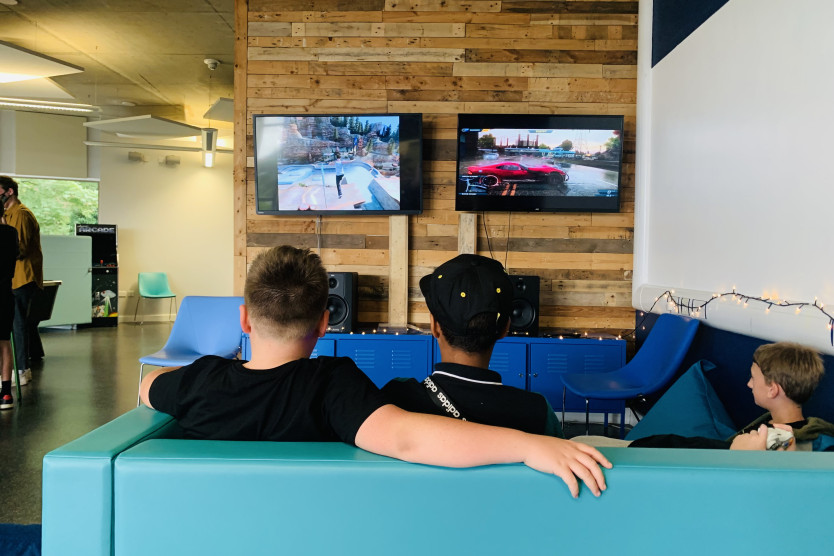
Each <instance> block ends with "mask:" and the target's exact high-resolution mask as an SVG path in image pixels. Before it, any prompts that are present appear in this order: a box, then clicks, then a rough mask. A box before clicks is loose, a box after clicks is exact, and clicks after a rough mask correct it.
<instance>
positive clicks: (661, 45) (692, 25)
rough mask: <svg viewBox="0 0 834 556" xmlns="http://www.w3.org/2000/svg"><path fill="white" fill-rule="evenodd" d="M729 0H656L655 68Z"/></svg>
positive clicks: (654, 31)
mask: <svg viewBox="0 0 834 556" xmlns="http://www.w3.org/2000/svg"><path fill="white" fill-rule="evenodd" d="M727 2H728V0H697V1H696V2H693V1H692V0H654V5H653V9H652V67H654V66H655V65H656V64H657V63H658V62H659V61H661V60H662V59H663V58H664V56H666V55H667V54H669V53H670V52H671V51H672V50H674V49H675V47H676V46H678V45H679V44H680V43H681V42H683V40H684V39H686V37H688V36H689V35H691V34H692V32H693V31H694V30H695V29H697V28H698V27H700V26H701V24H702V23H704V22H705V21H706V20H707V19H709V18H710V16H712V14H714V13H715V12H717V11H718V9H719V8H721V6H723V5H724V4H726V3H727Z"/></svg>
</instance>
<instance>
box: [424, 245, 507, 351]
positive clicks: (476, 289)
mask: <svg viewBox="0 0 834 556" xmlns="http://www.w3.org/2000/svg"><path fill="white" fill-rule="evenodd" d="M420 291H421V292H423V297H425V298H426V305H427V306H428V308H429V311H431V314H432V315H434V318H435V320H437V321H438V322H439V323H440V324H442V325H443V326H445V327H446V328H448V329H449V330H450V331H452V332H454V333H455V334H457V335H459V336H465V335H466V329H467V327H468V326H469V321H470V320H471V319H472V317H474V316H476V315H480V314H481V313H495V314H496V317H495V322H496V326H497V325H498V323H499V322H501V321H503V322H506V318H509V316H510V312H511V311H512V307H513V285H512V282H510V277H509V276H507V273H506V272H505V271H504V267H503V266H502V265H501V263H499V262H498V261H496V260H494V259H490V258H487V257H482V256H481V255H458V256H457V257H455V258H454V259H451V260H449V261H446V262H445V263H443V264H442V265H440V266H438V267H437V268H436V269H435V270H434V272H432V273H431V274H429V275H428V276H423V277H422V278H421V279H420ZM496 332H501V331H500V330H496Z"/></svg>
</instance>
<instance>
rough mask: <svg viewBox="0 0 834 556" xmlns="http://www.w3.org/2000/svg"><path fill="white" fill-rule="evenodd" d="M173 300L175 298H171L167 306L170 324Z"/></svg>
mask: <svg viewBox="0 0 834 556" xmlns="http://www.w3.org/2000/svg"><path fill="white" fill-rule="evenodd" d="M175 299H176V298H175V297H172V298H171V303H169V304H168V322H171V315H172V314H173V312H174V311H173V309H174V300H175Z"/></svg>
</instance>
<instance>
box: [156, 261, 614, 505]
mask: <svg viewBox="0 0 834 556" xmlns="http://www.w3.org/2000/svg"><path fill="white" fill-rule="evenodd" d="M327 282H328V278H327V272H326V271H325V270H324V267H323V266H322V264H321V260H320V259H319V257H318V256H317V255H315V254H313V253H311V252H310V251H309V250H306V249H296V248H294V247H288V246H283V247H276V248H272V249H270V250H268V251H266V252H264V253H262V254H261V255H260V256H258V257H257V258H256V259H255V261H254V262H253V263H252V266H251V268H250V269H249V273H248V275H247V278H246V286H245V292H244V296H245V303H244V305H242V306H241V308H240V320H241V326H242V328H243V331H244V332H246V333H248V334H249V337H250V342H251V346H252V359H251V360H250V361H248V362H245V363H244V362H241V361H234V360H232V361H229V360H224V359H221V358H218V357H203V358H201V359H198V360H197V361H195V362H194V363H193V364H191V365H186V366H185V367H180V368H164V369H157V370H155V371H153V372H151V373H149V374H148V375H147V376H145V378H144V379H143V381H142V387H141V397H142V401H143V402H144V403H145V404H146V405H148V406H149V407H153V408H156V409H159V410H160V411H164V412H166V413H169V414H171V415H173V416H174V417H175V418H177V420H178V421H179V423H180V425H181V426H182V427H183V429H184V430H185V432H186V434H187V435H188V436H190V437H193V438H213V439H226V440H241V439H247V440H276V441H280V440H286V441H330V440H341V441H344V442H347V443H351V444H354V445H356V446H358V447H360V448H363V449H365V450H368V451H370V452H374V453H377V454H381V455H385V456H390V457H394V458H398V459H402V460H405V461H411V462H417V463H425V464H431V465H443V466H447V467H471V466H478V465H487V464H495V463H514V462H523V463H525V464H526V465H528V466H529V467H532V468H533V469H537V470H539V471H542V472H545V473H551V474H555V475H557V476H559V477H560V478H561V479H562V480H563V481H564V482H565V483H566V484H567V485H568V488H569V489H570V491H571V493H572V495H573V496H578V494H579V484H578V481H577V478H579V479H581V480H582V481H583V482H584V483H585V484H586V485H587V487H588V488H589V489H590V490H591V492H593V493H594V495H597V496H598V495H599V494H600V491H601V490H604V489H605V478H604V476H603V474H602V470H601V469H600V465H602V466H603V467H607V468H610V467H611V464H610V462H609V461H608V460H607V459H606V458H605V457H604V456H603V455H602V454H600V453H599V452H598V451H597V450H596V449H594V448H592V447H590V446H584V445H580V444H577V443H574V442H570V441H568V440H562V439H559V438H553V437H547V436H539V435H534V434H527V433H523V432H520V431H517V430H510V429H504V428H497V427H489V426H485V425H478V424H475V423H467V422H463V421H458V420H455V419H447V418H443V417H439V416H436V415H425V414H418V413H410V412H407V411H404V410H402V409H400V408H398V407H396V406H394V405H391V404H388V403H386V401H385V399H384V398H383V396H382V394H381V393H380V392H379V390H378V389H377V388H376V387H375V386H374V385H373V383H372V382H371V381H370V380H369V379H368V378H367V377H366V376H365V375H364V374H363V373H362V372H361V371H360V370H359V369H358V368H357V367H356V365H355V364H354V363H353V361H351V360H350V359H348V358H345V357H319V358H317V359H314V360H311V359H309V357H310V354H311V353H312V351H313V348H314V347H315V344H316V342H317V341H318V338H320V337H321V336H323V335H324V333H325V331H326V329H327V321H328V316H329V314H328V312H327V310H326V309H325V306H326V302H327V294H328V287H327Z"/></svg>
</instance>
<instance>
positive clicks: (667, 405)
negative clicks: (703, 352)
mask: <svg viewBox="0 0 834 556" xmlns="http://www.w3.org/2000/svg"><path fill="white" fill-rule="evenodd" d="M714 368H715V365H713V364H712V363H710V362H709V361H707V360H706V359H703V360H701V361H699V362H697V363H695V364H694V365H692V367H690V368H689V370H688V371H686V372H685V373H684V374H683V375H682V376H681V377H680V378H679V379H678V380H677V381H676V382H675V383H674V384H673V385H672V387H671V388H669V390H668V391H667V392H666V393H665V394H664V395H663V397H661V398H660V399H659V400H658V401H657V403H656V404H655V405H654V407H652V408H651V410H649V412H648V413H647V414H646V416H645V417H643V419H642V420H641V421H640V422H639V423H637V425H635V426H634V428H633V429H631V431H630V432H629V433H628V435H627V436H626V440H637V439H638V438H645V437H647V436H652V435H655V434H678V435H681V436H702V437H706V438H714V439H716V440H724V439H726V438H728V437H730V436H732V435H733V434H735V432H736V430H735V426H734V425H733V421H732V419H730V416H729V415H728V414H727V410H726V409H724V406H723V404H722V403H721V401H720V400H719V399H718V395H717V394H716V393H715V390H714V389H713V388H712V385H711V384H710V382H709V380H707V377H706V376H705V374H704V373H705V372H709V371H711V370H712V369H714Z"/></svg>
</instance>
